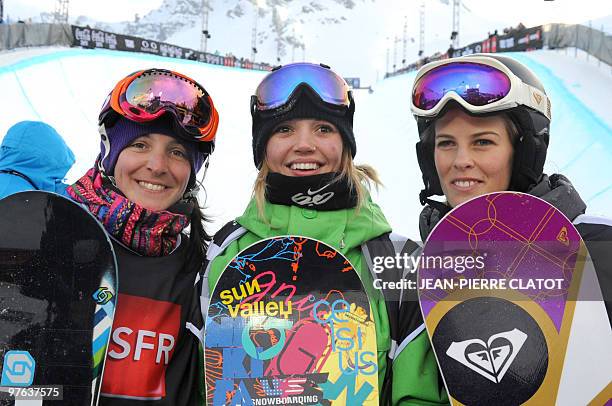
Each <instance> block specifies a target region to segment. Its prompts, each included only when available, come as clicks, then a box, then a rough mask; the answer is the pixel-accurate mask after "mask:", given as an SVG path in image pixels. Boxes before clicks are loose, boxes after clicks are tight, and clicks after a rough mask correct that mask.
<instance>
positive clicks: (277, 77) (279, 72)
mask: <svg viewBox="0 0 612 406" xmlns="http://www.w3.org/2000/svg"><path fill="white" fill-rule="evenodd" d="M303 86H307V87H309V88H310V89H311V90H312V91H314V93H316V94H317V95H318V96H319V98H320V99H321V100H322V101H323V102H325V103H327V104H328V105H329V107H331V108H338V109H340V110H346V109H349V108H350V106H351V95H350V89H349V86H348V84H347V83H346V81H345V80H344V79H343V78H342V77H340V76H338V75H337V74H336V73H335V72H334V71H332V70H331V69H330V68H329V67H328V66H326V65H323V64H320V65H316V64H312V63H305V62H300V63H293V64H289V65H284V66H280V67H278V68H275V69H273V70H272V72H270V73H269V74H268V75H267V76H266V77H265V78H264V79H263V80H262V81H261V83H260V84H259V86H257V90H256V91H255V94H254V95H253V96H252V97H251V113H253V114H255V113H256V112H270V113H272V114H274V112H277V111H280V112H282V108H283V106H285V105H286V104H287V103H288V102H289V101H291V100H292V98H293V97H294V95H295V92H296V90H297V89H299V88H301V87H303Z"/></svg>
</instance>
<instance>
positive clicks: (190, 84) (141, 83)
mask: <svg viewBox="0 0 612 406" xmlns="http://www.w3.org/2000/svg"><path fill="white" fill-rule="evenodd" d="M111 111H114V112H115V113H117V114H119V115H121V116H123V117H125V118H127V119H128V120H131V121H135V122H137V123H146V122H149V121H153V120H156V119H158V118H159V117H160V116H162V115H163V114H166V113H170V114H171V115H172V116H173V117H174V119H175V121H176V123H177V124H178V125H179V126H180V127H182V128H183V130H185V132H186V133H187V134H190V135H191V136H193V139H194V140H195V141H202V142H212V141H214V139H215V135H216V132H217V127H218V125H219V114H218V113H217V110H216V109H215V106H214V104H213V101H212V98H211V97H210V96H209V95H208V93H207V92H206V90H204V88H203V87H202V86H201V85H200V84H198V83H197V82H196V81H194V80H193V79H191V78H190V77H188V76H185V75H182V74H180V73H178V72H173V71H169V70H165V69H148V70H142V71H137V72H134V73H132V74H131V75H128V76H127V77H125V78H123V79H122V80H121V81H119V83H117V85H116V86H115V88H114V89H113V90H112V91H111V93H110V94H109V96H108V98H107V100H106V102H105V104H104V107H103V108H102V111H101V112H100V116H99V123H100V124H102V123H103V122H104V121H105V119H106V117H107V116H108V115H109V113H110V112H111Z"/></svg>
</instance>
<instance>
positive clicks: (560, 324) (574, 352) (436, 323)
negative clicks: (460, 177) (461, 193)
mask: <svg viewBox="0 0 612 406" xmlns="http://www.w3.org/2000/svg"><path fill="white" fill-rule="evenodd" d="M418 284H419V301H420V305H421V310H422V312H423V316H424V319H425V323H426V327H427V331H428V333H429V336H430V338H431V341H432V344H433V347H434V350H435V353H436V358H437V360H438V364H439V366H440V369H441V371H442V374H443V377H444V381H445V383H446V387H447V389H448V391H449V395H450V396H451V398H452V399H451V400H452V402H453V404H465V405H491V404H495V405H518V404H530V405H543V404H547V405H548V404H551V405H552V404H557V405H560V404H568V405H577V404H587V403H589V402H591V401H594V402H595V403H596V404H598V403H601V404H603V403H605V402H606V401H607V399H608V398H609V394H610V387H609V386H608V384H609V382H610V378H612V369H611V366H612V346H611V345H610V343H612V333H611V332H610V324H609V322H608V319H607V315H606V311H605V307H604V304H603V302H602V297H601V290H600V289H599V284H598V283H597V279H596V276H595V272H594V268H593V264H592V262H591V260H590V258H589V256H588V252H587V250H586V247H585V245H584V242H583V241H582V240H581V237H580V235H579V234H578V232H577V231H576V229H575V228H574V226H573V225H572V223H571V222H570V221H569V220H568V219H567V218H566V217H565V216H564V215H563V214H561V212H559V211H558V210H557V209H555V208H554V207H553V206H551V205H550V204H548V203H546V202H545V201H543V200H541V199H538V198H536V197H533V196H530V195H527V194H521V193H511V192H503V193H493V194H489V195H485V196H481V197H478V198H475V199H473V200H471V201H469V202H467V203H465V204H463V205H461V206H459V207H457V208H455V209H454V210H453V211H452V212H451V213H449V214H448V215H447V216H446V217H445V218H444V219H443V220H442V221H440V223H439V224H438V225H437V226H436V227H435V229H434V230H433V232H432V233H431V235H430V236H429V238H428V240H427V243H426V244H425V248H424V252H423V254H422V256H421V258H420V263H419V270H418Z"/></svg>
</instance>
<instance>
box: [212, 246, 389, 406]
mask: <svg viewBox="0 0 612 406" xmlns="http://www.w3.org/2000/svg"><path fill="white" fill-rule="evenodd" d="M205 364H206V388H207V402H208V403H207V404H209V405H215V406H218V405H242V406H252V405H278V404H292V405H296V404H303V405H378V361H377V350H376V331H375V328H374V321H373V316H372V309H371V307H370V304H369V300H368V296H367V294H366V292H365V290H364V287H363V285H362V283H361V281H360V279H359V277H358V275H357V273H356V272H355V270H354V269H353V266H352V265H351V264H350V263H349V262H348V260H347V259H346V258H345V257H344V256H343V255H342V254H340V253H339V252H338V251H336V250H335V249H333V248H331V247H329V246H327V245H325V244H324V243H322V242H319V241H316V240H312V239H309V238H303V237H297V236H287V237H278V238H272V239H267V240H262V241H260V242H258V243H256V244H254V245H252V246H250V247H248V248H247V249H245V250H243V251H242V252H241V253H240V254H238V255H237V256H236V258H234V259H233V260H232V262H231V263H230V264H229V265H228V266H227V267H226V269H225V271H224V272H223V273H222V275H221V277H220V279H219V281H218V282H217V285H216V287H215V289H214V292H213V294H212V296H211V300H210V305H209V307H208V315H207V318H206V338H205Z"/></svg>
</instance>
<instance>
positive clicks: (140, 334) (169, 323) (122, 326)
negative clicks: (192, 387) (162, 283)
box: [102, 293, 181, 399]
mask: <svg viewBox="0 0 612 406" xmlns="http://www.w3.org/2000/svg"><path fill="white" fill-rule="evenodd" d="M180 320H181V306H179V305H177V304H174V303H170V302H163V301H159V300H153V299H148V298H144V297H139V296H131V295H125V294H121V293H120V294H119V297H118V299H117V310H116V312H115V319H114V321H113V332H112V335H111V339H110V343H109V347H108V352H107V354H106V366H105V367H104V380H103V382H102V394H103V395H111V396H113V397H121V398H133V397H136V398H147V399H161V398H163V397H165V396H166V367H167V366H168V363H169V362H170V359H171V358H172V354H173V352H174V348H175V347H176V341H177V339H178V332H179V324H180Z"/></svg>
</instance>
